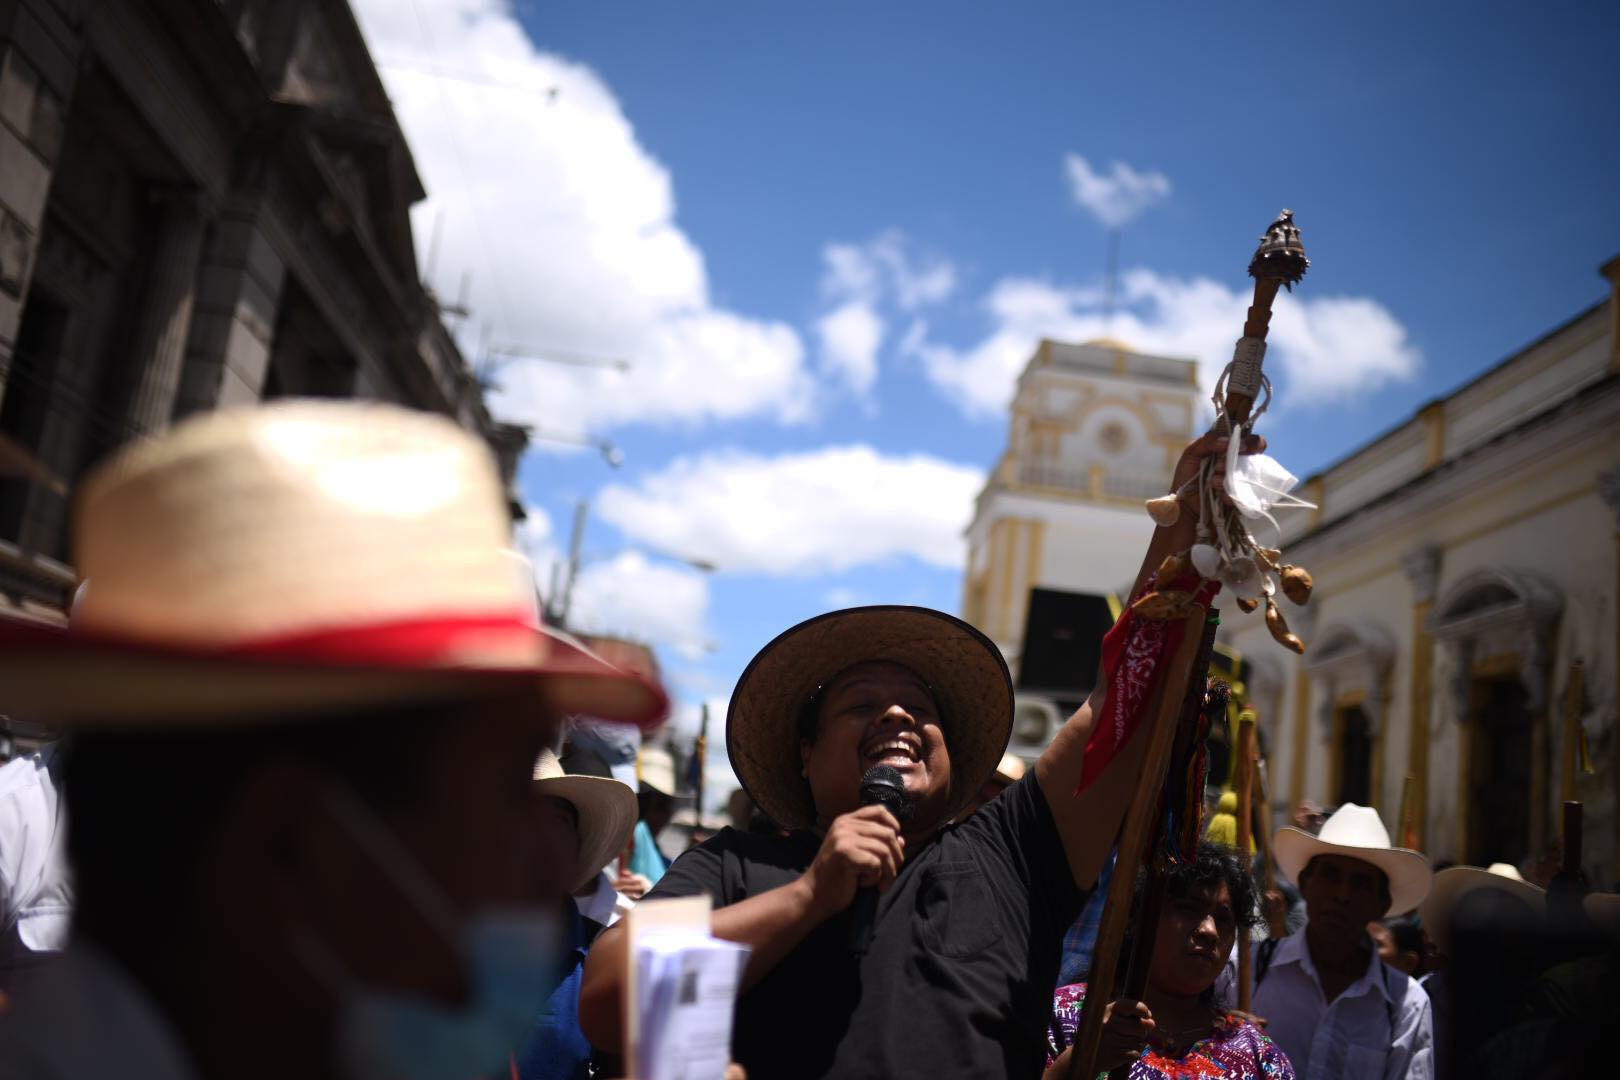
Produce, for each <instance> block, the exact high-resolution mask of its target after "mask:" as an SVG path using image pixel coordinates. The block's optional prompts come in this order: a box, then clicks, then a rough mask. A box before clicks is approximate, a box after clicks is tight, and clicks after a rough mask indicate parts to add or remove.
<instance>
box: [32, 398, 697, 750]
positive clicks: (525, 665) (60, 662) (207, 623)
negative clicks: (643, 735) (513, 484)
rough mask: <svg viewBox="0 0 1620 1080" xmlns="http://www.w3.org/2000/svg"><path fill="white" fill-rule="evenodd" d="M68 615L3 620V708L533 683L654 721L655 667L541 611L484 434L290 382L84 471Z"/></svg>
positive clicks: (75, 713)
mask: <svg viewBox="0 0 1620 1080" xmlns="http://www.w3.org/2000/svg"><path fill="white" fill-rule="evenodd" d="M77 494H78V500H77V506H76V515H75V528H74V556H75V563H76V566H77V568H78V570H79V573H80V575H81V576H82V577H83V578H85V579H87V580H88V581H89V582H90V585H89V587H88V588H87V589H85V590H84V591H83V592H82V594H81V595H79V596H78V597H77V598H76V603H75V608H74V612H73V619H72V622H71V625H70V626H68V627H67V628H66V629H56V628H42V627H30V626H22V625H13V626H7V627H0V709H4V710H7V711H10V712H14V713H17V714H19V715H23V716H29V717H38V718H43V719H48V720H50V721H52V722H55V723H56V724H58V725H60V726H69V727H72V726H78V727H83V726H93V725H117V724H120V723H129V722H131V721H137V722H139V723H141V724H143V725H165V726H168V725H172V726H184V725H198V726H200V725H232V724H238V723H241V722H243V721H246V720H251V719H253V718H255V717H259V718H263V717H286V716H291V715H299V714H318V713H322V712H331V711H335V710H349V709H362V708H378V707H384V706H387V705H391V704H400V703H406V702H421V701H432V700H441V699H442V700H444V701H446V702H453V701H460V700H470V699H476V698H484V697H490V696H496V695H500V696H506V695H511V694H518V695H522V694H523V693H525V692H531V693H532V694H533V698H534V702H535V704H536V706H537V708H538V707H539V706H541V705H542V704H544V705H545V706H546V707H548V708H549V709H550V710H552V711H554V712H558V713H562V714H570V713H584V714H588V715H592V716H599V717H604V718H608V719H616V720H625V721H633V722H638V723H651V722H655V721H657V720H659V719H661V718H662V717H663V715H664V714H665V713H666V711H667V709H668V701H667V698H666V697H665V695H664V692H663V691H662V689H660V688H659V687H657V686H655V685H653V684H652V683H649V682H647V681H646V680H644V679H640V678H636V677H633V676H630V675H627V674H626V673H624V672H622V671H619V670H618V669H617V668H614V667H611V666H609V665H608V664H606V663H604V662H603V661H601V660H599V659H598V658H596V657H595V656H593V655H591V654H590V653H589V652H588V651H586V650H585V649H584V648H582V647H580V646H579V645H578V644H577V643H574V642H572V641H571V640H569V639H567V638H566V637H564V636H562V635H559V634H556V633H553V632H550V631H547V630H546V629H545V628H543V627H542V626H541V625H540V624H539V620H538V618H537V617H536V616H535V614H534V596H533V585H532V581H529V582H525V580H524V575H523V574H522V572H521V569H520V562H519V561H516V560H514V558H513V557H512V553H511V552H509V551H508V550H507V547H508V545H509V543H510V539H509V537H510V525H509V522H508V519H507V511H506V501H505V496H504V494H503V492H502V491H501V485H500V480H499V477H498V475H497V473H496V470H495V468H494V463H493V460H492V459H491V457H490V454H489V450H488V448H487V447H485V446H484V444H483V443H482V442H481V441H480V440H478V439H477V438H476V437H474V436H473V435H472V434H470V433H469V432H467V431H464V430H463V429H461V428H460V427H458V426H457V425H456V424H454V423H453V422H451V421H450V420H448V419H445V418H443V417H440V416H436V415H432V414H428V413H420V412H413V411H409V410H406V409H401V408H397V407H394V406H390V405H381V404H361V403H355V402H334V401H293V402H286V403H281V404H276V405H270V406H264V407H259V408H252V409H244V410H227V411H222V412H217V413H211V414H208V415H205V416H201V417H198V418H195V419H192V420H188V421H185V422H183V423H181V424H179V425H177V426H176V427H174V428H173V429H172V430H170V431H169V432H167V433H165V434H164V435H161V436H159V437H158V438H156V439H152V440H150V441H146V442H142V443H138V444H134V445H132V446H130V447H128V448H126V449H125V450H123V451H122V452H120V453H119V454H117V455H116V456H114V457H113V458H112V459H111V460H110V461H109V462H107V463H106V464H104V465H103V466H101V467H100V468H98V469H96V470H95V471H94V472H93V473H92V474H91V475H90V476H89V478H88V479H86V480H85V481H84V482H83V483H82V484H81V486H80V489H79V491H78V493H77Z"/></svg>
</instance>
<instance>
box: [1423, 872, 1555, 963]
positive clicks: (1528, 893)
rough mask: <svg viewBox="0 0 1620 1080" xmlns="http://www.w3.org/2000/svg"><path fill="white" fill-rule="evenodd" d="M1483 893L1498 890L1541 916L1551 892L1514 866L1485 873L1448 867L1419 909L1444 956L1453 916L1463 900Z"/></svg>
mask: <svg viewBox="0 0 1620 1080" xmlns="http://www.w3.org/2000/svg"><path fill="white" fill-rule="evenodd" d="M1479 889H1498V890H1500V891H1502V892H1505V893H1507V894H1508V895H1509V896H1514V897H1517V898H1518V899H1520V900H1522V901H1524V903H1526V904H1528V905H1529V906H1530V908H1531V909H1532V910H1534V911H1537V912H1539V911H1542V910H1543V909H1544V908H1545V907H1546V904H1547V890H1546V889H1542V888H1538V887H1537V886H1535V885H1532V884H1530V883H1529V882H1528V881H1526V880H1524V876H1523V875H1522V874H1520V873H1519V870H1518V868H1517V867H1515V866H1513V865H1512V864H1510V863H1492V864H1491V865H1490V866H1488V867H1486V868H1485V869H1483V870H1481V869H1480V868H1479V867H1477V866H1448V867H1447V868H1446V869H1444V870H1442V871H1440V872H1439V873H1438V874H1436V875H1434V888H1433V889H1430V890H1429V895H1428V898H1427V899H1425V900H1424V901H1423V906H1422V907H1421V908H1419V909H1418V915H1419V917H1421V918H1422V920H1423V930H1424V932H1425V933H1427V934H1428V935H1429V937H1430V939H1432V940H1433V941H1434V943H1435V945H1436V946H1437V947H1438V948H1439V949H1440V951H1441V952H1450V951H1451V916H1452V913H1453V912H1455V911H1456V910H1457V905H1458V904H1459V903H1461V902H1462V898H1463V897H1465V896H1467V895H1468V894H1469V893H1471V892H1475V891H1477V890H1479Z"/></svg>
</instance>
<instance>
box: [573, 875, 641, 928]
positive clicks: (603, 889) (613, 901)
mask: <svg viewBox="0 0 1620 1080" xmlns="http://www.w3.org/2000/svg"><path fill="white" fill-rule="evenodd" d="M608 865H610V866H611V865H612V864H611V863H609V864H608ZM594 884H595V887H594V888H593V889H592V890H591V895H589V896H577V895H576V896H575V897H574V903H575V904H577V905H578V906H579V913H580V914H581V915H583V916H585V917H586V918H587V919H589V920H591V921H592V922H594V923H596V924H597V925H599V926H601V927H603V928H606V927H609V926H612V925H613V924H614V923H616V922H618V921H619V920H620V919H622V918H624V916H625V915H626V914H627V913H628V912H629V911H630V909H631V908H633V907H635V906H636V902H635V901H634V900H632V899H630V898H629V897H628V896H625V895H624V894H623V893H621V892H619V890H617V889H615V888H614V887H613V875H611V874H609V873H608V872H607V871H606V870H603V871H601V872H600V873H598V874H597V875H596V881H595V883H594Z"/></svg>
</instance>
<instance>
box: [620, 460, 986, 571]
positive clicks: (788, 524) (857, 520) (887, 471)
mask: <svg viewBox="0 0 1620 1080" xmlns="http://www.w3.org/2000/svg"><path fill="white" fill-rule="evenodd" d="M983 483H984V472H983V470H981V469H978V468H974V467H971V466H966V465H957V464H953V463H951V462H948V461H943V460H940V459H939V458H934V457H929V456H926V455H922V454H912V455H908V456H904V457H886V456H884V455H882V454H880V453H878V451H876V450H875V449H873V448H872V447H870V446H865V445H853V446H832V447H826V448H823V449H820V450H813V451H808V452H803V453H791V454H783V455H780V456H778V457H761V456H758V455H755V454H749V453H743V452H740V451H731V452H720V453H713V454H705V455H703V456H701V457H696V458H681V459H679V460H677V461H675V462H674V463H673V464H672V465H670V466H669V467H668V468H666V469H665V470H663V471H662V472H659V473H655V474H653V475H650V476H647V477H644V478H643V479H642V480H641V481H640V483H639V484H638V485H637V486H635V487H630V486H627V485H620V484H615V485H611V486H609V487H608V488H606V489H605V490H604V491H603V492H602V493H601V494H600V495H599V496H598V498H597V501H596V507H597V511H598V513H599V514H600V515H601V517H602V518H603V519H604V520H606V521H608V522H610V523H612V524H613V525H615V526H617V527H618V528H619V529H620V530H621V531H622V532H624V533H626V534H627V535H629V536H631V537H632V538H634V539H637V540H641V541H644V542H647V543H651V544H656V545H658V547H659V548H661V549H663V550H667V551H672V552H676V553H679V554H681V555H683V556H686V557H688V558H694V559H705V560H708V561H709V562H712V563H714V564H716V565H717V566H719V567H720V569H721V570H722V571H738V570H741V571H756V572H761V573H767V574H809V573H819V572H826V571H837V570H845V569H848V568H850V567H853V566H859V565H862V564H867V563H874V562H880V561H884V560H889V559H894V558H898V557H911V558H916V559H920V560H922V561H923V562H926V563H930V564H932V565H935V566H941V567H946V568H949V569H956V568H958V567H960V566H961V565H962V559H963V556H964V546H963V541H962V530H963V529H964V528H965V527H966V526H967V523H968V519H969V517H970V516H971V514H972V511H973V499H974V497H975V496H976V495H977V494H978V493H979V489H980V487H982V486H983ZM784 493H788V494H787V495H786V496H785V495H784Z"/></svg>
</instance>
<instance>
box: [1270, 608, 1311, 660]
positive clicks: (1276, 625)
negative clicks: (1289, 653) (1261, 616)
mask: <svg viewBox="0 0 1620 1080" xmlns="http://www.w3.org/2000/svg"><path fill="white" fill-rule="evenodd" d="M1266 629H1267V630H1270V631H1271V636H1272V637H1273V638H1275V639H1276V640H1277V643H1278V644H1280V645H1282V646H1283V647H1284V648H1287V649H1292V650H1293V651H1294V652H1296V653H1301V654H1303V653H1304V652H1305V643H1304V642H1303V641H1301V640H1300V639H1299V635H1298V634H1296V633H1294V632H1293V631H1292V630H1290V629H1288V620H1287V619H1285V618H1283V613H1282V609H1281V608H1279V607H1278V606H1277V601H1275V600H1273V599H1272V598H1271V597H1269V596H1268V597H1266Z"/></svg>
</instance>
